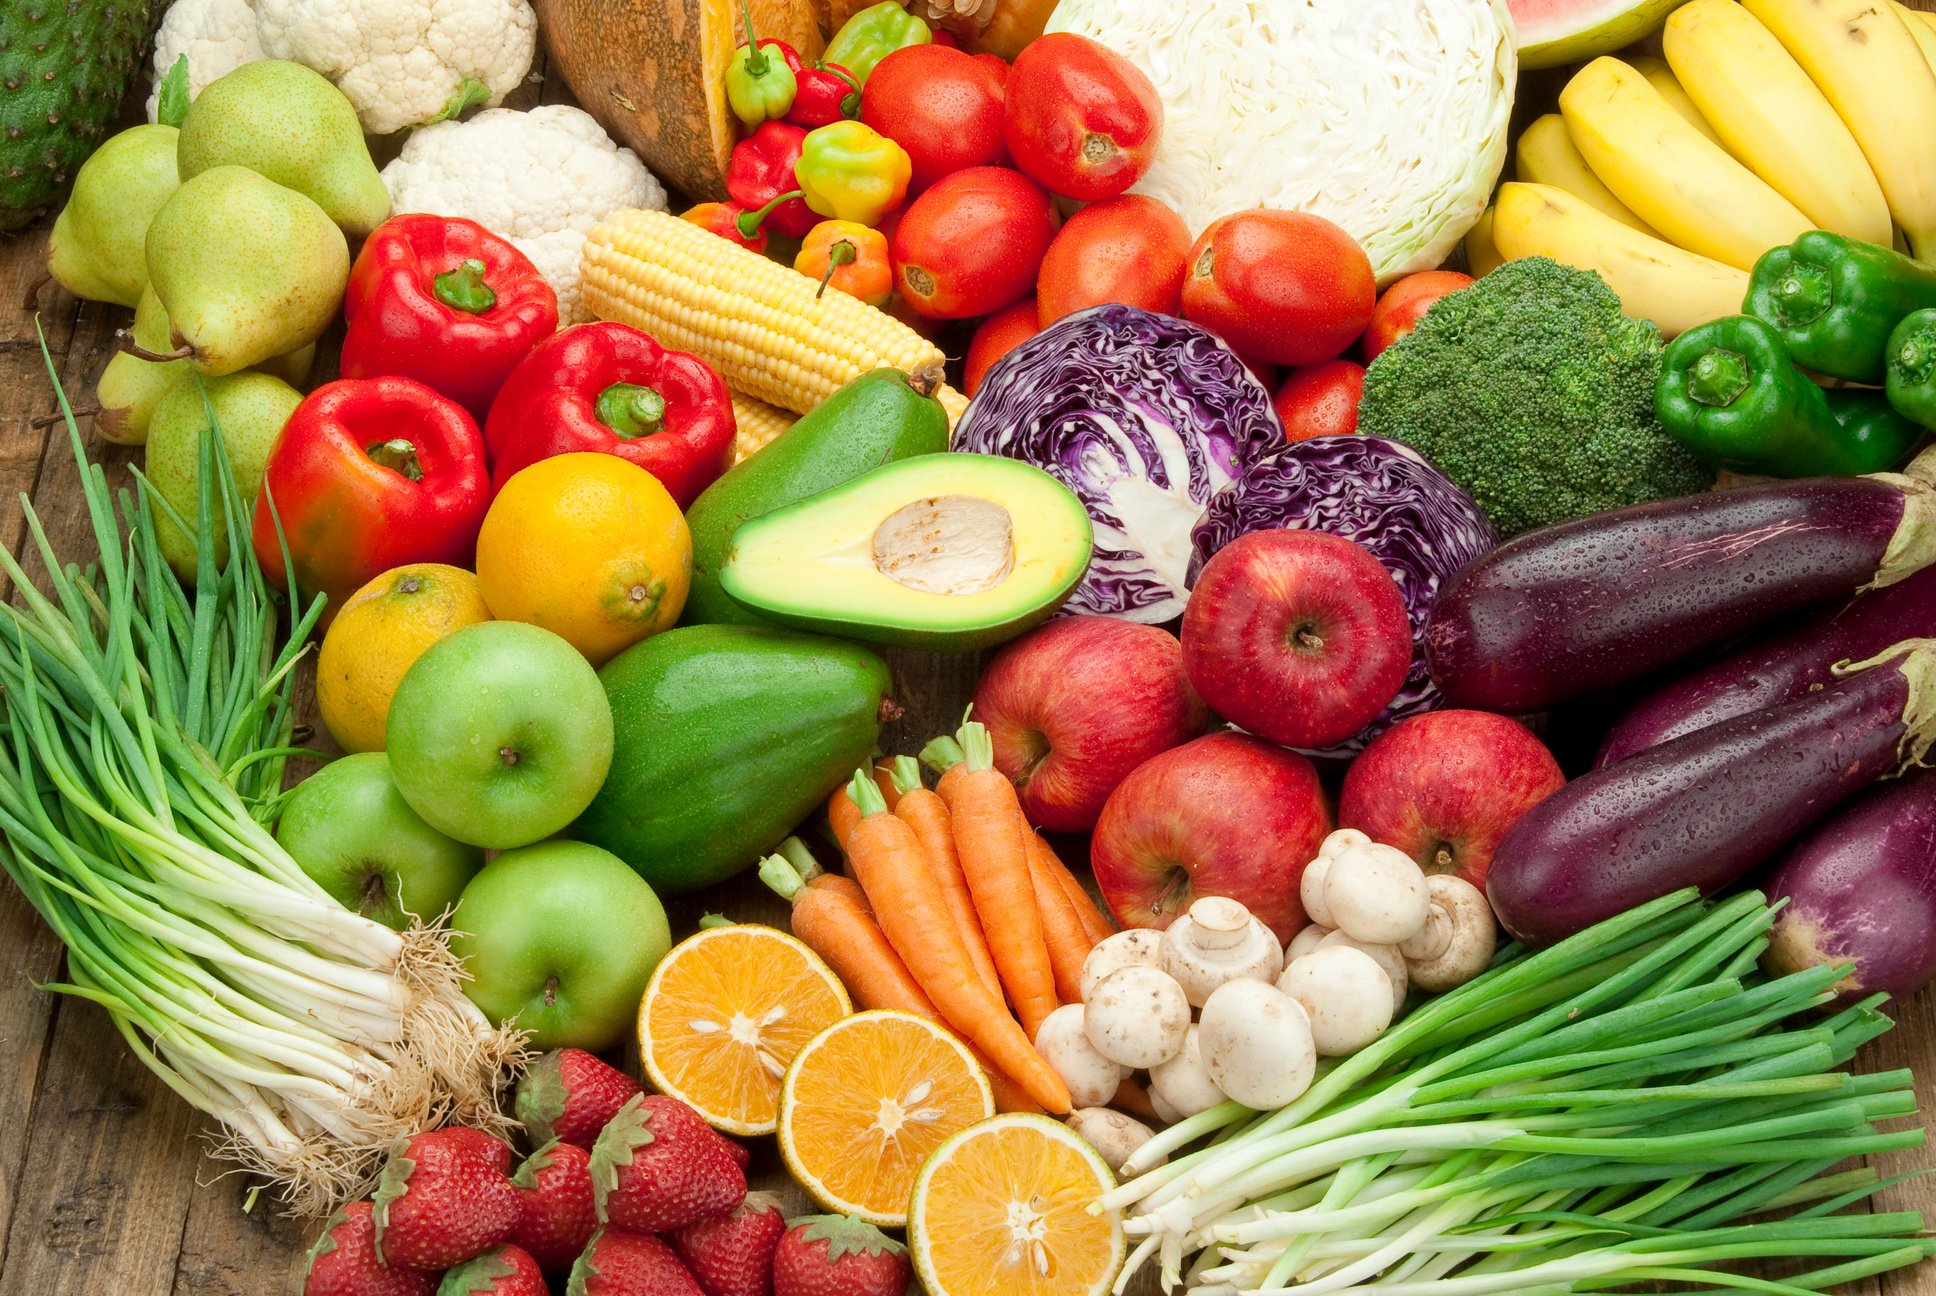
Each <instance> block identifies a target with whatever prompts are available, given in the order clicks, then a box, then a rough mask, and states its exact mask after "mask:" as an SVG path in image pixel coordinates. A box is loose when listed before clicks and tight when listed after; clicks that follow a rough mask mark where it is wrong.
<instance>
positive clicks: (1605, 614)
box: [1425, 454, 1936, 715]
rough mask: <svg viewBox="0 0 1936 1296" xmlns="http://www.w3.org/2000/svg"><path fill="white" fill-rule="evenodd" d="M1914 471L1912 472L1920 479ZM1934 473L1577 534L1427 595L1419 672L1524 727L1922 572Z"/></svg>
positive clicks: (1784, 489)
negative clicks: (1768, 627)
mask: <svg viewBox="0 0 1936 1296" xmlns="http://www.w3.org/2000/svg"><path fill="white" fill-rule="evenodd" d="M1919 469H1921V470H1924V471H1919ZM1929 471H1936V459H1932V457H1931V455H1929V454H1925V455H1924V456H1922V457H1920V458H1918V459H1917V460H1916V462H1914V463H1912V464H1911V465H1910V466H1909V470H1908V473H1907V474H1906V475H1897V474H1894V473H1876V474H1874V475H1871V476H1868V477H1811V478H1806V479H1803V480H1799V481H1786V482H1776V483H1773V484H1771V485H1766V486H1751V487H1747V488H1744V489H1741V490H1731V491H1721V492H1715V493H1710V494H1706V495H1691V496H1688V497H1686V498H1684V499H1674V500H1662V501H1660V502H1659V503H1655V504H1642V505H1638V506H1636V507H1634V508H1627V509H1619V510H1616V511H1614V512H1611V513H1599V514H1595V515H1593V516H1591V517H1584V518H1576V519H1575V520H1573V521H1571V522H1562V523H1560V524H1559V525H1558V526H1551V527H1546V528H1544V529H1542V530H1539V531H1531V532H1528V533H1526V534H1525V535H1522V536H1518V537H1516V538H1514V539H1512V540H1510V541H1508V542H1507V543H1505V544H1503V545H1501V546H1500V547H1499V548H1497V549H1495V550H1493V551H1492V552H1491V553H1490V554H1488V555H1486V556H1485V557H1483V558H1481V559H1479V560H1478V561H1477V562H1474V563H1472V564H1471V565H1470V566H1468V567H1466V568H1465V569H1464V570H1463V571H1461V572H1460V573H1459V574H1458V575H1457V576H1454V577H1453V578H1452V580H1451V581H1450V582H1449V583H1448V584H1447V585H1446V586H1445V587H1444V588H1443V589H1441V590H1440V591H1439V596H1438V599H1437V600H1436V602H1435V603H1434V604H1433V607H1432V616H1431V620H1430V621H1429V622H1428V623H1427V625H1426V628H1425V664H1426V668H1427V669H1428V670H1429V671H1430V673H1431V676H1432V680H1433V682H1434V683H1435V684H1437V685H1438V686H1439V690H1440V691H1441V692H1442V693H1444V695H1445V701H1446V705H1448V706H1455V707H1473V708H1477V709H1479V710H1483V711H1500V712H1505V713H1506V714H1509V715H1517V714H1523V713H1525V712H1528V711H1538V710H1541V709H1543V708H1545V707H1549V706H1551V705H1553V704H1554V703H1556V702H1564V701H1567V700H1568V699H1571V698H1576V697H1583V696H1585V695H1587V694H1589V693H1595V692H1599V691H1600V690H1602V689H1607V688H1611V687H1613V686H1615V685H1619V684H1624V683H1627V682H1628V681H1631V680H1636V679H1640V678H1641V677H1643V676H1645V675H1649V674H1651V673H1653V672H1654V671H1657V670H1659V669H1660V668H1662V667H1664V666H1668V665H1670V664H1672V663H1674V662H1676V661H1679V660H1681V659H1683V658H1685V657H1687V656H1688V655H1689V654H1691V653H1694V652H1698V651H1700V650H1701V649H1704V648H1709V647H1712V646H1714V645H1716V644H1719V643H1722V642H1724V641H1726V640H1728V639H1731V638H1733V637H1734V636H1736V635H1738V634H1740V633H1742V632H1743V631H1745V630H1748V629H1751V628H1753V627H1754V626H1757V625H1760V624H1762V623H1764V622H1767V621H1771V620H1773V619H1775V618H1776V617H1779V616H1783V615H1785V614H1788V613H1793V612H1799V611H1801V610H1802V609H1804V608H1808V607H1814V606H1817V605H1820V604H1825V603H1839V602H1841V601H1843V600H1845V599H1848V598H1850V597H1852V596H1854V594H1855V593H1856V592H1857V591H1858V590H1862V589H1870V588H1881V587H1882V586H1886V585H1892V584H1894V583H1895V582H1897V581H1899V580H1901V579H1902V578H1903V577H1905V576H1908V575H1909V574H1910V573H1912V572H1915V571H1918V570H1920V569H1922V568H1924V567H1927V566H1929V565H1930V564H1931V562H1932V561H1936V491H1932V490H1931V489H1930V485H1929V477H1928V475H1927V473H1928V472H1929Z"/></svg>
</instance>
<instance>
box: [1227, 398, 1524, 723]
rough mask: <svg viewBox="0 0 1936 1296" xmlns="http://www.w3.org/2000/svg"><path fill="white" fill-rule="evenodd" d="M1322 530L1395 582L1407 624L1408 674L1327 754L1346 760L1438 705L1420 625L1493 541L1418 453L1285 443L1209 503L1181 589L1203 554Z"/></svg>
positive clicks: (1322, 440) (1366, 444)
mask: <svg viewBox="0 0 1936 1296" xmlns="http://www.w3.org/2000/svg"><path fill="white" fill-rule="evenodd" d="M1280 527H1285V528H1290V529H1292V530H1302V531H1323V532H1326V533H1328V534H1330V535H1335V536H1343V537H1344V538H1345V539H1347V540H1355V541H1357V542H1358V543H1359V544H1361V545H1363V546H1364V547H1365V548H1367V549H1369V550H1371V552H1372V553H1373V554H1375V555H1376V556H1377V558H1378V560H1379V561H1380V562H1382V563H1384V564H1385V568H1386V570H1388V571H1389V572H1391V574H1392V579H1393V580H1395V581H1397V582H1398V592H1399V593H1400V594H1402V595H1403V596H1404V599H1405V609H1406V611H1408V612H1409V613H1411V617H1412V642H1413V645H1414V647H1413V651H1412V669H1411V672H1410V673H1409V674H1408V675H1406V677H1405V685H1404V687H1403V688H1401V689H1399V691H1398V696H1397V697H1396V698H1394V699H1393V700H1392V704H1391V705H1390V706H1388V707H1386V708H1385V712H1384V714H1383V715H1381V716H1379V717H1378V719H1376V720H1374V721H1373V722H1372V723H1371V724H1370V725H1369V726H1368V727H1367V728H1365V729H1364V730H1363V731H1362V732H1360V733H1359V734H1357V735H1356V736H1355V737H1352V738H1349V739H1347V740H1345V741H1344V742H1342V743H1340V744H1339V745H1337V746H1336V747H1332V748H1327V749H1326V750H1324V751H1322V752H1318V753H1313V754H1315V755H1322V756H1349V755H1351V754H1353V753H1354V752H1356V751H1358V750H1359V749H1360V748H1362V747H1363V746H1364V745H1365V744H1366V743H1367V742H1369V741H1370V740H1371V739H1372V737H1373V736H1375V735H1376V734H1378V733H1379V732H1381V731H1382V730H1384V729H1387V728H1389V727H1391V726H1392V725H1393V724H1395V723H1396V722H1398V721H1400V720H1402V719H1404V718H1405V717H1406V716H1409V715H1417V714H1418V713H1419V712H1421V711H1430V710H1432V709H1434V708H1435V707H1437V706H1439V705H1440V703H1439V694H1438V689H1437V688H1436V687H1434V686H1433V684H1432V681H1431V678H1430V677H1429V676H1428V675H1427V674H1426V673H1425V653H1424V634H1425V622H1426V620H1427V618H1428V617H1429V616H1430V614H1431V611H1432V600H1433V599H1434V598H1435V597H1437V595H1438V591H1439V587H1440V586H1441V585H1443V584H1444V583H1445V582H1446V581H1448V580H1450V579H1451V578H1452V576H1453V574H1454V573H1455V572H1457V571H1458V570H1459V569H1460V568H1461V567H1464V566H1465V565H1466V564H1467V563H1469V562H1472V561H1473V560H1474V559H1476V558H1478V557H1480V556H1481V555H1483V554H1485V553H1487V552H1488V551H1489V550H1491V549H1492V548H1493V546H1495V545H1497V544H1498V543H1499V537H1498V536H1497V535H1496V534H1494V532H1493V529H1492V524H1491V523H1490V522H1488V521H1486V515H1485V514H1484V513H1481V512H1480V511H1479V506H1478V505H1477V504H1474V503H1473V502H1472V497H1471V496H1470V495H1467V494H1466V493H1465V492H1464V491H1462V490H1460V489H1459V488H1458V487H1457V486H1455V485H1454V484H1453V483H1452V479H1451V478H1449V477H1447V476H1446V475H1445V474H1444V473H1442V472H1440V471H1439V470H1438V469H1436V468H1434V467H1433V466H1432V465H1431V464H1429V463H1427V462H1426V461H1425V459H1424V458H1423V457H1421V456H1420V455H1419V454H1418V452H1417V451H1415V450H1413V449H1411V447H1409V446H1403V445H1400V444H1398V443H1397V442H1395V441H1384V440H1380V439H1379V438H1377V437H1368V436H1328V437H1312V438H1311V439H1310V440H1307V441H1294V442H1292V443H1291V444H1289V445H1287V446H1284V447H1283V448H1282V449H1280V450H1278V451H1277V452H1276V453H1274V454H1271V455H1269V456H1267V457H1265V458H1264V459H1262V460H1260V461H1259V462H1258V463H1256V464H1254V465H1252V466H1251V467H1250V468H1249V469H1248V470H1247V471H1246V472H1245V473H1244V474H1243V475H1242V476H1241V477H1239V478H1238V479H1237V481H1236V482H1235V483H1233V484H1232V485H1231V486H1230V487H1229V489H1227V490H1224V491H1221V492H1219V493H1218V494H1217V495H1216V496H1215V497H1214V498H1213V499H1211V501H1210V506H1209V508H1208V509H1207V510H1205V512H1204V515H1203V520H1202V521H1200V522H1198V523H1197V525H1196V530H1195V532H1194V534H1193V537H1192V538H1193V541H1194V549H1195V553H1194V556H1193V557H1192V558H1191V561H1190V572H1189V581H1190V584H1191V585H1193V586H1194V585H1195V584H1196V579H1197V573H1198V572H1200V571H1201V570H1202V569H1203V564H1204V563H1205V562H1206V561H1208V560H1209V558H1210V555H1212V554H1214V553H1216V552H1217V550H1219V549H1221V548H1223V547H1224V546H1225V545H1227V544H1229V543H1230V542H1231V541H1232V540H1235V539H1236V538H1237V537H1238V536H1240V535H1244V534H1246V533H1247V532H1251V531H1264V530H1271V529H1275V528H1280Z"/></svg>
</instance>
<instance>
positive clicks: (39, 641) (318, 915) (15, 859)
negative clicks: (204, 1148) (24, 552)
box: [0, 345, 521, 1214]
mask: <svg viewBox="0 0 1936 1296" xmlns="http://www.w3.org/2000/svg"><path fill="white" fill-rule="evenodd" d="M43 350H44V345H43ZM52 372H53V370H52V364H51V361H50V363H49V373H50V374H51V373H52ZM55 386H56V390H58V389H59V382H58V379H56V382H55ZM61 409H62V412H63V414H64V415H65V416H66V420H67V431H68V438H69V441H70V443H71V445H72V447H73V453H74V459H75V463H76V466H77V467H78V468H79V470H80V476H81V481H82V486H83V491H84V493H85V496H86V504H87V514H88V517H89V520H90V521H91V523H92V526H93V531H94V539H95V542H96V544H97V546H98V549H99V561H98V562H97V563H95V564H94V565H91V566H89V567H86V568H80V567H76V566H70V565H66V564H64V563H63V562H62V561H61V559H60V556H59V555H57V554H56V553H55V552H54V549H53V546H52V545H51V544H50V543H49V541H48V537H47V533H46V531H45V530H44V529H43V527H42V526H41V522H40V519H39V518H38V517H37V516H36V515H35V513H34V510H33V508H32V506H31V505H28V506H27V508H26V520H27V526H28V529H29V532H30V534H31V536H32V539H33V543H34V545H35V546H36V547H37V548H38V551H39V555H40V558H41V560H42V562H43V563H44V565H45V566H46V569H47V571H48V573H49V577H48V581H47V589H46V590H45V592H43V591H41V590H38V589H36V588H35V587H34V585H33V584H32V583H31V582H30V581H29V579H28V577H27V574H26V573H25V572H24V571H23V570H22V568H21V566H20V564H19V563H18V562H17V561H16V560H15V559H14V557H13V555H12V554H11V553H9V552H7V551H6V550H5V549H4V548H0V568H4V570H5V573H6V575H7V577H8V578H9V579H10V580H11V581H12V583H13V586H14V589H15V591H16V593H17V597H18V603H17V604H0V839H3V840H0V867H4V869H5V871H6V872H7V874H8V875H10V876H11V877H12V879H13V881H14V883H15V885H17V886H18V887H19V889H20V891H21V893H22V894H23V895H25V896H26V898H27V900H28V901H29V902H30V903H31V904H32V905H33V906H34V908H35V909H36V910H37V911H38V912H39V913H40V915H41V917H42V918H43V919H44V920H45V921H46V922H47V925H48V926H49V927H51V928H52V929H53V931H54V932H55V933H56V934H57V935H58V936H59V937H60V938H61V940H62V941H64V942H65V943H66V946H67V966H68V983H67V984H64V985H59V986H56V987H53V988H54V989H58V990H62V991H66V992H67V993H70V994H73V995H76V996H79V997H81V998H84V999H88V1000H91V1001H93V1002H94V1003H97V1004H99V1005H100V1006H101V1007H103V1008H104V1009H106V1010H107V1012H108V1015H109V1016H110V1017H111V1018H112V1020H113V1022H114V1024H115V1026H116V1027H117V1028H118V1029H119V1030H120V1032H121V1034H122V1035H123V1036H124V1037H125V1038H126V1039H127V1041H128V1044H129V1046H130V1047H131V1048H133V1049H134V1051H135V1054H136V1056H137V1057H139V1058H140V1059H141V1060H142V1061H143V1062H144V1063H146V1064H147V1065H148V1066H149V1067H150V1068H151V1069H152V1070H153V1071H154V1072H155V1073H156V1074H157V1075H158V1076H160V1077H161V1079H162V1080H163V1081H165V1082H166V1083H167V1084H168V1086H169V1087H170V1088H171V1089H173V1090H174V1091H175V1092H176V1093H177V1094H180V1095H181V1097H182V1098H184V1099H185V1100H187V1101H188V1102H189V1103H191V1104H192V1105H193V1106H195V1107H196V1108H198V1109H200V1110H201V1111H203V1112H206V1113H208V1114H209V1115H211V1116H214V1117H215V1118H217V1119H218V1120H219V1121H221V1122H222V1125H223V1127H224V1129H223V1131H222V1133H221V1135H219V1136H218V1142H219V1145H220V1146H219V1150H220V1151H221V1153H222V1154H224V1155H226V1156H228V1157H230V1158H232V1159H233V1160H235V1161H237V1162H238V1163H240V1165H241V1166H242V1167H244V1168H246V1169H249V1170H253V1171H257V1172H260V1173H262V1174H264V1175H266V1176H268V1177H269V1178H270V1179H271V1180H273V1181H274V1182H275V1183H276V1184H277V1185H279V1186H280V1187H281V1189H282V1191H283V1193H284V1195H285V1197H286V1198H287V1201H288V1203H289V1205H290V1206H291V1207H292V1208H293V1209H294V1210H296V1211H298V1212H300V1213H305V1214H308V1213H316V1212H319V1211H321V1210H324V1209H326V1208H328V1207H329V1206H330V1205H332V1204H334V1203H336V1202H339V1201H342V1200H344V1199H346V1198H349V1197H351V1196H354V1195H356V1194H358V1193H360V1192H362V1191H364V1190H366V1189H367V1188H368V1187H369V1185H370V1184H371V1183H372V1182H373V1180H374V1177H375V1174H376V1173H377V1171H378V1170H380V1168H381V1164H382V1161H383V1159H384V1157H385V1155H386V1154H387V1152H388V1150H389V1148H390V1145H391V1144H392V1142H393V1141H394V1140H395V1139H396V1138H398V1137H399V1136H401V1135H404V1134H408V1133H411V1132H413V1131H415V1130H419V1129H423V1128H427V1127H430V1126H433V1125H437V1124H440V1123H444V1122H449V1121H456V1122H462V1123H466V1124H473V1125H478V1126H482V1127H485V1128H493V1129H497V1128H502V1127H503V1125H504V1124H505V1122H504V1118H503V1117H502V1115H501V1114H500V1113H499V1112H498V1110H497V1107H496V1103H495V1096H496V1089H497V1086H498V1083H499V1081H500V1080H501V1079H502V1078H503V1077H504V1074H505V1071H506V1069H507V1068H508V1067H513V1066H515V1065H516V1063H517V1061H518V1059H519V1057H520V1055H521V1040H520V1037H519V1036H518V1035H517V1034H516V1033H513V1032H503V1031H500V1030H498V1029H497V1028H496V1027H494V1026H493V1025H492V1024H491V1022H490V1021H488V1020H487V1019H486V1018H485V1017H484V1016H483V1015H482V1014H481V1013H479V1012H478V1011H477V1009H476V1008H475V1007H473V1006H472V1004H471V1003H470V1001H469V1000H468V999H467V998H466V997H465V996H464V993H463V986H462V980H463V971H462V968H461V966H460V965H459V963H458V960H457V959H456V958H455V956H454V955H453V954H452V953H451V951H450V948H449V945H448V944H447V942H446V938H445V934H444V933H443V932H442V931H440V930H437V929H435V928H434V927H425V926H423V925H421V924H419V925H415V926H413V927H412V928H410V929H409V930H406V931H402V932H397V931H392V930H390V929H389V928H387V927H384V926H381V925H379V924H377V923H375V922H372V921H370V920H368V919H366V918H364V917H362V916H361V915H358V914H355V913H352V912H350V911H349V910H347V909H345V908H343V907H342V906H341V905H340V904H338V903H337V902H336V901H335V900H333V899H332V898H331V897H330V896H329V895H328V894H327V893H326V892H324V891H323V890H322V888H321V887H319V886H318V885H317V884H316V883H315V882H313V881H312V880H311V879H310V878H309V877H308V876H307V875H306V874H304V873H303V871H302V869H301V868H299V867H298V866H297V864H296V862H295V861H294V860H293V859H291V858H290V856H289V854H288V852H286V851H285V850H283V849H282V848H281V847H280V846H279V845H277V843H276V839H275V837H274V836H273V835H272V834H271V833H270V831H269V830H268V827H267V826H266V825H267V824H268V823H269V822H271V821H272V820H273V818H274V816H275V814H276V811H277V807H278V805H279V801H280V798H281V789H282V776H283V766H284V763H285V761H286V760H287V759H288V757H290V756H291V755H294V754H296V752H297V749H295V748H293V747H292V746H291V742H292V738H293V733H294V718H293V709H292V705H291V692H292V687H293V681H294V677H295V667H296V663H297V661H298V660H299V659H300V658H301V656H302V654H303V651H304V649H303V647H302V645H303V643H304V641H305V639H306V638H307V637H308V635H309V632H310V630H311V629H312V628H313V626H314V625H315V622H316V619H317V617H318V616H319V615H320V614H321V611H322V600H321V599H320V598H318V599H316V600H314V601H313V602H312V603H311V604H310V606H309V607H308V608H307V610H306V611H301V612H299V611H298V607H299V601H298V599H296V598H295V597H294V596H293V595H292V596H291V597H290V598H289V599H288V601H287V606H288V608H289V612H288V614H287V620H288V631H289V633H288V635H287V636H286V639H285V641H284V644H283V646H282V647H280V648H278V646H277V643H276V639H277V635H276V630H277V627H278V624H279V623H280V621H281V620H282V619H283V616H282V614H281V612H280V611H279V605H280V604H281V602H282V600H281V599H280V597H279V596H278V595H276V594H275V593H274V592H273V591H271V589H270V588H269V586H268V585H267V583H266V582H265V580H264V578H263V574H262V570H261V567H260V566H259V564H258V563H257V561H256V557H255V554H254V552H253V550H252V548H251V546H250V545H249V543H248V541H247V538H246V537H247V518H248V515H249V509H248V507H247V505H246V504H245V502H244V501H242V500H240V499H239V498H238V492H237V489H236V485H235V481H234V477H233V475H232V473H231V471H230V468H229V463H228V458H227V455H226V454H225V453H223V450H222V444H221V438H220V437H219V435H216V434H215V431H214V424H215V418H214V412H213V410H209V411H208V415H209V427H208V429H207V430H205V431H204V433H203V436H202V448H201V474H200V480H201V486H200V497H199V506H200V512H199V514H198V516H199V517H200V518H202V519H209V518H222V517H227V518H232V519H235V520H236V525H235V526H234V528H233V529H234V530H235V531H236V532H237V533H238V536H237V539H236V542H235V543H232V544H229V543H225V542H223V541H222V540H221V539H219V538H218V537H217V536H216V535H215V530H216V528H214V527H211V526H200V527H197V526H196V525H194V524H193V523H189V522H185V521H184V520H183V519H182V518H181V517H180V516H179V515H178V514H177V513H176V512H175V510H173V509H172V508H170V507H169V506H168V504H167V502H166V501H165V500H163V499H162V498H161V497H160V496H159V494H157V493H156V492H155V491H154V490H153V488H152V487H151V486H150V485H148V483H147V482H146V481H145V480H144V481H142V482H141V483H140V486H139V490H138V492H130V491H126V490H123V491H121V492H119V493H118V495H117V494H116V493H115V492H112V491H110V489H109V487H108V483H107V478H106V475H105V474H104V473H103V472H102V471H101V469H100V468H99V466H98V465H93V464H90V463H88V462H87V458H86V454H85V451H84V449H83V447H82V443H81V438H80V433H79V431H78V429H77V428H76V427H75V426H74V420H73V416H72V413H71V411H69V410H68V407H67V402H66V400H65V398H64V397H63V398H62V401H61ZM117 502H118V505H119V508H118V510H117V507H116V505H117ZM23 503H24V500H23ZM163 517H166V518H168V520H169V521H171V522H173V523H174V524H176V525H178V526H181V527H182V529H183V530H184V531H185V532H186V533H187V534H189V535H195V536H197V540H196V546H197V550H196V580H195V582H194V588H193V590H192V591H190V590H187V589H185V588H184V587H183V584H182V582H181V581H179V580H178V579H177V578H176V576H175V575H174V573H173V572H171V571H170V569H169V567H168V564H167V563H166V562H165V561H164V560H163V559H162V557H161V550H160V547H159V545H158V543H157V538H156V526H157V523H158V522H159V521H161V519H162V518H163ZM224 551H225V552H224Z"/></svg>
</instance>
